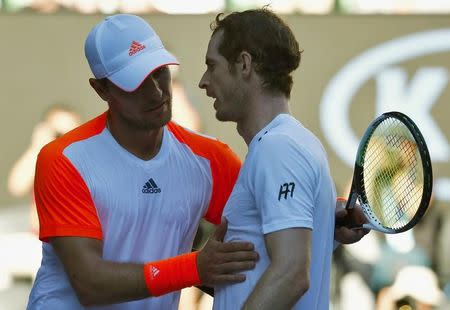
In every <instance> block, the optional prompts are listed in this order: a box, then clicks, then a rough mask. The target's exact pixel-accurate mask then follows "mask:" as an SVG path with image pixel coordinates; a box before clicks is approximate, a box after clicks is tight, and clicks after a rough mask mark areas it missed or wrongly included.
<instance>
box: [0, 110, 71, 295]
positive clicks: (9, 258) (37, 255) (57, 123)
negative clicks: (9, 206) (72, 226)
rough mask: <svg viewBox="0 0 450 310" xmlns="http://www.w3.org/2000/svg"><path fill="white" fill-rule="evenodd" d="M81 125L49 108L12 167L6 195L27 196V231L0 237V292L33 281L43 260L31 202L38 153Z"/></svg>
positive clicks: (61, 111)
mask: <svg viewBox="0 0 450 310" xmlns="http://www.w3.org/2000/svg"><path fill="white" fill-rule="evenodd" d="M79 124H80V118H79V116H78V115H77V114H76V113H75V112H74V111H73V110H71V109H70V108H68V107H66V106H64V105H52V106H50V107H49V108H48V109H47V110H46V111H45V112H44V115H43V118H42V120H41V121H40V122H39V123H38V124H37V125H36V126H35V127H34V129H33V132H32V133H31V141H30V145H29V146H28V147H27V149H26V150H25V151H24V153H23V154H22V155H21V156H20V157H19V159H18V160H17V161H16V163H15V164H14V165H13V167H12V169H11V171H10V174H9V177H8V191H9V192H10V193H11V194H12V195H13V196H16V197H21V196H25V195H29V196H30V204H31V209H30V217H31V219H30V226H31V232H30V231H21V232H13V233H6V234H1V235H0V245H1V247H2V251H0V290H2V289H7V288H8V287H9V286H10V285H11V283H12V280H13V278H15V277H20V278H26V279H31V280H32V281H33V280H34V278H35V276H36V272H37V270H38V268H39V266H40V262H41V258H42V254H41V251H42V246H41V242H40V241H39V239H38V237H37V233H38V230H39V221H38V217H37V212H36V206H35V204H34V199H33V198H32V191H33V180H34V170H35V165H36V159H37V155H38V153H39V151H40V149H41V148H42V147H43V146H44V145H45V144H47V143H48V142H50V141H52V140H53V139H55V138H57V137H59V136H60V135H62V134H64V133H66V132H68V131H69V130H71V129H73V128H74V127H76V126H77V125H79Z"/></svg>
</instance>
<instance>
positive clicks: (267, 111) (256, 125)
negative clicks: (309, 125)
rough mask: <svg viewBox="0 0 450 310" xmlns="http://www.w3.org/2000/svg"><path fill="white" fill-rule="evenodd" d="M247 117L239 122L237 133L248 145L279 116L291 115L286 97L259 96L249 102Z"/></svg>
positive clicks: (262, 94) (260, 94) (261, 94)
mask: <svg viewBox="0 0 450 310" xmlns="http://www.w3.org/2000/svg"><path fill="white" fill-rule="evenodd" d="M248 108H249V109H248V110H247V111H246V112H247V113H246V117H244V118H243V119H242V120H240V121H238V122H237V131H238V133H239V135H241V137H242V138H243V139H244V141H245V143H246V144H247V145H249V144H250V142H251V141H252V139H253V137H254V136H255V135H256V134H257V133H258V132H259V131H260V130H261V129H263V128H264V127H266V126H267V125H268V124H269V123H270V122H271V121H272V120H273V119H274V118H275V117H277V116H278V115H279V114H290V113H291V112H290V110H289V102H288V99H287V98H286V97H285V96H282V95H269V94H264V93H259V94H257V95H256V96H255V97H254V98H252V99H250V101H249V102H248Z"/></svg>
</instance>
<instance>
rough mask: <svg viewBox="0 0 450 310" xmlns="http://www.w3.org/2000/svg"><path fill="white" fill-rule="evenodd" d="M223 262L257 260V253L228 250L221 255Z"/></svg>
mask: <svg viewBox="0 0 450 310" xmlns="http://www.w3.org/2000/svg"><path fill="white" fill-rule="evenodd" d="M221 256H222V257H221V258H222V262H223V263H229V262H244V261H255V262H256V261H258V259H259V255H258V253H256V252H254V251H239V252H228V253H223V254H222V255H221Z"/></svg>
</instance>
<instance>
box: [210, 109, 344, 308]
mask: <svg viewBox="0 0 450 310" xmlns="http://www.w3.org/2000/svg"><path fill="white" fill-rule="evenodd" d="M335 203H336V190H335V186H334V182H333V180H332V178H331V175H330V171H329V166H328V161H327V156H326V153H325V151H324V149H323V147H322V145H321V143H320V142H319V140H318V139H317V138H316V137H315V136H314V135H313V134H312V133H311V132H310V131H309V130H307V129H306V128H305V127H303V126H302V124H301V123H300V122H299V121H297V120H296V119H295V118H293V117H292V116H290V115H288V114H280V115H278V116H277V117H276V118H275V119H274V120H272V122H271V123H270V124H268V125H267V126H266V127H265V128H263V129H262V130H261V131H260V132H259V133H258V134H256V135H255V137H254V138H253V140H252V141H251V143H250V145H249V151H248V154H247V157H246V159H245V162H244V164H243V166H242V168H241V171H240V174H239V177H238V180H237V182H236V185H235V187H234V189H233V191H232V193H231V196H230V199H229V200H228V202H227V204H226V206H225V209H224V216H225V217H226V218H227V219H228V231H227V234H226V236H225V241H237V240H245V241H250V242H253V243H254V245H255V247H256V251H257V252H258V253H259V255H260V260H259V261H258V263H257V264H256V267H255V269H253V270H250V271H247V272H245V274H246V280H245V281H244V282H242V283H238V284H233V285H226V286H218V287H216V288H215V293H214V295H215V296H214V309H216V310H223V309H230V310H231V309H240V308H241V307H242V305H243V304H244V302H245V301H246V300H247V298H248V296H249V295H250V293H251V292H252V291H253V289H254V287H255V285H256V283H257V282H258V280H259V278H260V277H261V275H262V274H263V273H264V271H265V270H266V269H267V267H268V266H269V264H270V259H269V257H268V255H267V251H266V248H265V243H264V235H265V234H268V233H271V232H275V231H279V230H282V229H286V228H293V227H302V228H308V229H311V230H312V243H311V244H312V251H311V270H310V288H309V290H308V291H307V292H306V294H305V295H303V297H302V298H301V299H300V300H299V301H298V302H297V304H296V305H295V307H294V309H305V310H314V309H328V304H329V285H330V268H331V255H332V251H333V239H334V237H333V236H334V218H335Z"/></svg>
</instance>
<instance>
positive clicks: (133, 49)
mask: <svg viewBox="0 0 450 310" xmlns="http://www.w3.org/2000/svg"><path fill="white" fill-rule="evenodd" d="M144 48H145V45H143V44H141V43H139V42H136V41H133V42H131V46H130V49H129V50H128V55H130V56H133V55H134V54H136V53H137V52H139V51H142V50H143V49H144Z"/></svg>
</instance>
